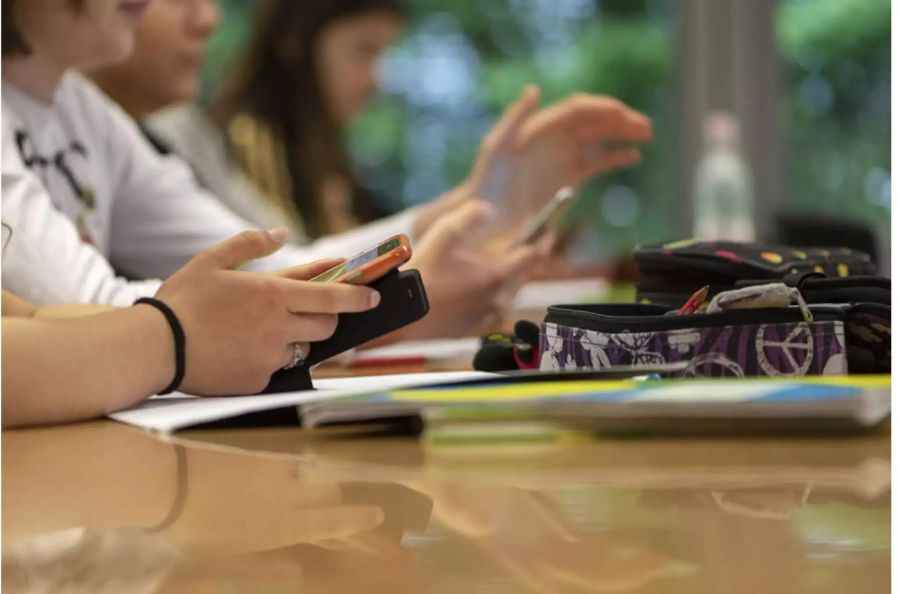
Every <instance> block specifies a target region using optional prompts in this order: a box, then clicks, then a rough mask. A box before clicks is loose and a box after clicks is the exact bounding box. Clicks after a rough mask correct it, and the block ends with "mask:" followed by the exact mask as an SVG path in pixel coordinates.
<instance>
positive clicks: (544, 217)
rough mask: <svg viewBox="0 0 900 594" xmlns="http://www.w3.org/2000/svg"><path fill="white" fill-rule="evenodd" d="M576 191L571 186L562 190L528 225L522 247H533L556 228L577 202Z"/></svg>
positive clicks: (521, 240) (521, 241)
mask: <svg viewBox="0 0 900 594" xmlns="http://www.w3.org/2000/svg"><path fill="white" fill-rule="evenodd" d="M575 198H576V195H575V190H574V189H573V188H572V187H571V186H565V187H564V188H561V189H560V190H559V191H558V192H557V193H556V194H554V196H553V198H552V199H551V200H550V202H548V203H547V204H546V205H545V206H544V208H542V209H541V211H540V212H539V213H538V214H537V216H536V217H534V221H532V222H531V224H530V225H528V228H527V229H526V230H525V233H523V234H522V238H521V239H520V240H519V241H520V243H521V244H522V245H531V244H533V243H535V242H536V241H537V240H538V239H540V238H541V237H542V236H543V235H544V233H546V232H547V230H548V229H550V228H551V227H554V226H556V224H557V223H558V222H559V220H560V219H561V218H562V216H563V215H564V214H565V212H566V210H567V209H568V207H569V206H571V205H572V203H573V202H575Z"/></svg>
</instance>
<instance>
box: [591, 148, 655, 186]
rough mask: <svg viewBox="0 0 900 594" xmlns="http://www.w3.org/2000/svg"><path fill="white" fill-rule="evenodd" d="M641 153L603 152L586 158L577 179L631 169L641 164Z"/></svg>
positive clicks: (627, 150) (626, 150)
mask: <svg viewBox="0 0 900 594" xmlns="http://www.w3.org/2000/svg"><path fill="white" fill-rule="evenodd" d="M641 159H642V157H641V152H640V151H639V150H637V149H635V148H631V149H620V150H614V151H603V152H600V153H599V154H597V155H596V156H592V157H586V158H585V160H584V163H583V164H582V165H581V167H580V168H579V169H580V171H579V176H578V177H579V178H581V179H584V178H587V177H590V176H592V175H597V174H598V173H605V172H607V171H612V170H613V169H621V168H623V167H631V166H632V165H637V164H638V163H640V162H641Z"/></svg>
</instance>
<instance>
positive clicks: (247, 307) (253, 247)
mask: <svg viewBox="0 0 900 594" xmlns="http://www.w3.org/2000/svg"><path fill="white" fill-rule="evenodd" d="M286 235H287V230H286V229H276V230H272V231H244V232H243V233H241V234H240V235H237V236H235V237H233V238H231V239H229V240H228V241H226V242H224V243H222V244H220V245H218V246H216V247H214V248H211V249H209V250H207V251H205V252H203V253H201V254H199V255H198V256H196V257H195V258H193V259H192V260H191V261H190V262H188V263H187V264H186V265H185V266H184V268H182V269H181V270H179V271H178V272H176V273H175V274H174V275H173V276H172V277H170V278H169V279H168V280H167V281H166V282H164V283H163V285H162V287H160V289H159V291H158V292H157V294H156V297H157V298H158V299H160V300H161V301H163V302H164V303H165V304H166V305H168V306H169V307H170V308H172V310H174V312H175V314H176V315H177V316H178V318H179V320H180V321H181V324H182V326H183V327H184V332H185V336H186V342H187V352H186V354H185V359H186V375H185V378H184V381H183V383H182V386H181V388H180V389H181V390H182V391H184V392H188V393H192V394H198V395H226V394H252V393H256V392H259V391H260V390H262V389H263V388H264V387H265V386H266V384H267V383H268V382H269V379H270V377H271V375H272V373H274V372H275V371H277V370H278V369H280V368H281V367H283V366H285V365H287V364H288V363H289V362H290V361H291V359H292V357H293V351H294V349H293V343H301V344H302V345H303V348H304V349H305V352H306V353H308V352H309V343H310V342H316V341H320V340H325V339H326V338H328V337H329V336H331V335H332V334H333V333H334V330H335V328H336V326H337V314H339V313H341V312H358V311H365V310H368V309H371V308H373V307H375V306H376V305H377V304H378V301H379V299H380V295H379V294H378V292H377V291H375V290H373V289H370V288H368V287H359V286H354V285H349V284H343V283H312V282H303V281H306V280H308V279H310V278H313V277H314V276H316V275H318V274H320V273H322V272H324V271H326V270H328V269H329V268H331V267H332V266H335V265H336V264H338V263H339V262H340V260H323V261H320V262H316V263H313V264H308V265H305V266H297V267H294V268H290V269H287V270H284V271H281V272H279V273H276V274H256V273H250V272H240V271H237V270H234V269H235V268H237V267H238V266H240V265H241V264H243V263H245V262H246V261H248V260H252V259H254V258H260V257H263V256H266V255H268V254H271V253H272V252H274V251H275V250H277V249H278V248H280V247H281V245H282V244H283V243H284V239H285V237H286Z"/></svg>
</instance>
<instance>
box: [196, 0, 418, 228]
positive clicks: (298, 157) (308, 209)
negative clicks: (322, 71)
mask: <svg viewBox="0 0 900 594" xmlns="http://www.w3.org/2000/svg"><path fill="white" fill-rule="evenodd" d="M384 11H387V12H389V13H391V14H393V15H396V16H398V17H400V18H402V17H403V9H402V7H401V5H400V0H315V1H310V0H269V1H267V2H263V3H261V4H260V6H259V11H258V14H257V21H256V28H255V31H254V33H253V35H252V37H251V40H250V42H249V44H248V47H247V49H246V51H245V53H244V55H243V57H242V59H241V60H240V62H239V64H238V66H237V68H235V69H234V70H233V74H232V75H231V76H230V77H228V78H226V80H225V82H224V83H223V85H222V86H221V88H220V91H219V93H218V94H217V95H216V96H215V97H214V98H213V100H212V101H211V103H210V105H209V113H210V115H211V116H212V118H213V120H214V121H215V122H216V123H217V124H218V125H219V126H220V127H222V128H226V127H227V126H228V124H229V122H230V121H232V119H233V118H235V117H236V116H238V115H240V114H247V115H250V116H252V117H254V118H255V119H257V120H259V121H260V122H261V123H262V124H263V125H266V126H267V127H269V128H270V129H271V131H272V132H273V133H274V134H276V135H277V136H278V138H279V140H280V141H281V142H282V143H283V144H284V147H285V150H286V153H287V159H288V161H289V162H288V164H287V165H288V171H289V172H290V174H291V182H292V183H291V185H292V191H293V196H291V197H290V198H291V199H292V200H293V202H294V204H295V205H296V207H297V210H298V211H299V212H300V214H301V215H302V216H303V218H304V225H305V226H306V227H307V232H308V233H310V234H311V235H314V236H315V235H319V234H321V233H322V232H323V230H322V228H321V213H320V210H319V200H317V198H316V197H317V196H318V192H319V191H320V190H321V188H322V186H323V182H324V181H325V179H327V178H328V177H329V176H333V175H338V176H340V177H342V178H343V179H345V180H347V181H349V182H350V183H351V185H352V189H353V209H354V215H356V217H357V218H358V219H360V220H361V221H370V220H372V219H375V218H377V217H378V216H380V215H381V214H383V213H381V212H379V209H378V208H377V206H376V205H375V202H374V200H373V199H372V197H371V196H370V195H369V193H368V192H366V191H365V190H363V189H362V187H361V186H360V185H359V183H358V182H357V181H356V179H355V178H354V176H353V173H352V170H351V167H350V162H349V158H348V156H347V152H346V149H345V147H344V144H343V137H342V132H341V127H340V124H339V123H338V122H337V121H336V120H335V118H334V117H333V116H332V114H331V111H330V110H329V107H328V105H327V101H326V97H325V93H324V91H323V89H322V84H321V80H320V77H319V73H318V72H317V71H316V59H315V58H316V56H315V48H316V42H317V41H318V38H319V36H320V34H321V33H322V31H323V30H324V29H325V28H326V27H327V26H328V25H330V24H332V23H334V22H335V21H337V20H339V19H343V18H347V17H351V16H355V15H358V14H363V13H367V12H384ZM288 39H290V40H291V44H293V45H291V51H287V49H286V46H287V43H286V40H288Z"/></svg>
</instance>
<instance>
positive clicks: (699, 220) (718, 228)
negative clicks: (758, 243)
mask: <svg viewBox="0 0 900 594" xmlns="http://www.w3.org/2000/svg"><path fill="white" fill-rule="evenodd" d="M703 133H704V140H705V148H704V152H703V157H702V158H701V159H700V164H699V165H698V166H697V174H696V177H695V181H694V237H696V238H698V239H706V240H726V241H753V240H755V238H756V231H755V225H754V220H753V190H752V183H751V181H750V168H749V167H748V166H747V163H746V161H744V159H743V157H742V156H741V151H740V126H739V124H738V122H737V120H736V119H735V118H734V116H733V115H731V114H729V113H724V112H719V113H712V114H709V115H708V116H706V120H705V121H704V126H703Z"/></svg>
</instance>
